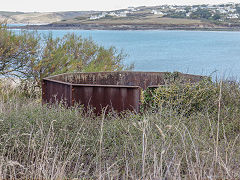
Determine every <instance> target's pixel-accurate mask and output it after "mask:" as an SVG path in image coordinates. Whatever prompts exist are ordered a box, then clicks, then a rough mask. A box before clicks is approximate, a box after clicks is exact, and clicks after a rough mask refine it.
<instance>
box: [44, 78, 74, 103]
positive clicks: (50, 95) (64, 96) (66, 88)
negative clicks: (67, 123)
mask: <svg viewBox="0 0 240 180" xmlns="http://www.w3.org/2000/svg"><path fill="white" fill-rule="evenodd" d="M71 99H72V85H71V84H70V83H64V82H57V81H52V80H43V82H42V100H43V103H53V104H55V103H59V102H60V101H62V102H63V103H64V104H65V105H67V106H68V107H70V106H72V101H71Z"/></svg>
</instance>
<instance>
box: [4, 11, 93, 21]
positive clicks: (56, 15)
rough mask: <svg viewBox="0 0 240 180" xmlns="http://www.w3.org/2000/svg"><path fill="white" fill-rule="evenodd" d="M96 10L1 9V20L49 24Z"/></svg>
mask: <svg viewBox="0 0 240 180" xmlns="http://www.w3.org/2000/svg"><path fill="white" fill-rule="evenodd" d="M93 13H96V11H67V12H44V13H42V12H30V13H25V12H8V11H0V21H4V20H7V22H8V23H17V24H19V23H22V24H49V23H53V22H57V21H62V20H68V19H72V18H75V17H78V16H83V15H86V14H89V15H91V14H93Z"/></svg>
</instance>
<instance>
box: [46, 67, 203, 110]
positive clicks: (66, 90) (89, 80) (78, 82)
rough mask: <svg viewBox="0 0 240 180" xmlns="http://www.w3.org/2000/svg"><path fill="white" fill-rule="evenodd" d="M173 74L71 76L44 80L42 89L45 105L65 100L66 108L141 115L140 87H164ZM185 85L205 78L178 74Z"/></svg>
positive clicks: (116, 73) (134, 73)
mask: <svg viewBox="0 0 240 180" xmlns="http://www.w3.org/2000/svg"><path fill="white" fill-rule="evenodd" d="M173 75H174V74H171V73H166V72H126V71H124V72H97V73H70V74H60V75H57V76H52V77H48V78H45V79H44V80H43V86H42V91H43V94H42V99H43V103H56V102H59V101H63V102H65V103H66V105H67V106H72V105H74V104H83V105H84V106H85V107H88V106H92V107H94V108H95V112H96V113H100V112H101V111H102V108H103V107H106V106H107V107H108V109H110V108H112V109H114V110H115V111H118V112H120V111H124V110H132V111H136V112H139V106H140V103H139V101H140V88H142V89H146V88H147V87H151V88H155V87H157V86H159V85H164V84H165V83H166V82H167V80H169V79H168V78H169V77H170V78H174V76H173ZM178 78H180V79H181V81H182V82H184V81H188V82H191V83H193V82H197V81H200V80H201V79H202V78H203V76H196V75H189V74H181V73H179V74H178Z"/></svg>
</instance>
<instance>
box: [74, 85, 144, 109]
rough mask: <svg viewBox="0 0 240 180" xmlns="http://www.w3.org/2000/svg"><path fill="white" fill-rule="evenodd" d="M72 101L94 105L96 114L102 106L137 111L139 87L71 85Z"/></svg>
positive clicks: (86, 105)
mask: <svg viewBox="0 0 240 180" xmlns="http://www.w3.org/2000/svg"><path fill="white" fill-rule="evenodd" d="M72 99H73V103H77V104H83V105H84V106H85V107H89V106H90V107H94V108H95V112H96V113H97V114H99V113H101V111H102V108H104V107H107V110H110V109H114V110H115V111H117V112H121V111H125V110H130V111H135V112H139V101H140V89H139V87H127V86H106V85H102V86H101V85H95V86H94V85H73V96H72Z"/></svg>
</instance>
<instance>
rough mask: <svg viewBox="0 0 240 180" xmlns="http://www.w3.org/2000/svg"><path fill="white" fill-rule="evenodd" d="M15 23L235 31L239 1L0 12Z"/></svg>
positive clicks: (238, 22) (52, 26)
mask: <svg viewBox="0 0 240 180" xmlns="http://www.w3.org/2000/svg"><path fill="white" fill-rule="evenodd" d="M0 16H2V17H5V18H6V17H8V18H9V20H11V22H14V23H30V24H43V23H46V24H47V25H42V26H26V27H19V28H25V29H102V30H105V29H109V30H148V29H173V30H175V29H177V30H179V29H180V30H234V31H240V4H235V3H228V4H220V5H194V6H172V5H162V6H151V7H146V6H141V7H129V8H127V9H119V10H114V11H79V12H51V13H20V12H16V13H11V12H2V13H1V12H0Z"/></svg>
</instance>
